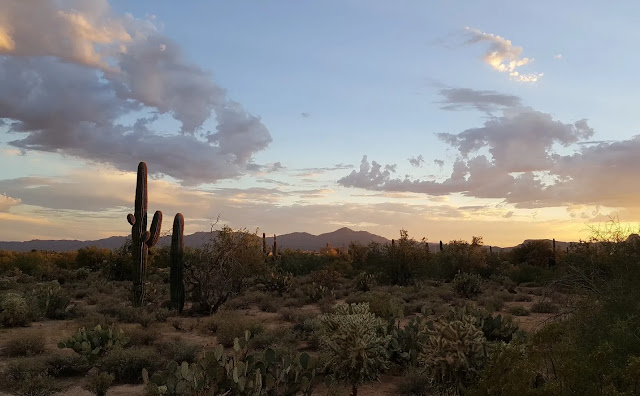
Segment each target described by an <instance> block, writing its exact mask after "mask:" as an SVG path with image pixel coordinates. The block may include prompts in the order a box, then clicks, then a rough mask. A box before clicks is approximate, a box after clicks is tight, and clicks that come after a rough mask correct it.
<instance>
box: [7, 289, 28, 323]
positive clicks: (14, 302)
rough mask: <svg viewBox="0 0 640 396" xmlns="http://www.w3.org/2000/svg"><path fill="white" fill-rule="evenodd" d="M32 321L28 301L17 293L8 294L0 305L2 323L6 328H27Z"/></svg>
mask: <svg viewBox="0 0 640 396" xmlns="http://www.w3.org/2000/svg"><path fill="white" fill-rule="evenodd" d="M30 321H31V311H30V310H29V306H28V305H27V300H25V299H24V298H23V297H22V296H20V295H19V294H16V293H7V294H5V295H4V297H3V298H2V303H0V323H2V325H3V326H6V327H19V326H27V325H29V323H30Z"/></svg>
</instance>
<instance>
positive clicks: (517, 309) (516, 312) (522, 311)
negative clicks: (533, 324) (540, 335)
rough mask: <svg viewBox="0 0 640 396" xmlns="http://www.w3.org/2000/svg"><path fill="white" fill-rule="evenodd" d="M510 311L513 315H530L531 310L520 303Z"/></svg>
mask: <svg viewBox="0 0 640 396" xmlns="http://www.w3.org/2000/svg"><path fill="white" fill-rule="evenodd" d="M509 313H510V314H511V315H513V316H529V315H530V312H529V310H528V309H527V308H525V307H522V306H520V305H516V306H513V307H511V308H509Z"/></svg>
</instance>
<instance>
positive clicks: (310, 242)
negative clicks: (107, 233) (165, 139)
mask: <svg viewBox="0 0 640 396" xmlns="http://www.w3.org/2000/svg"><path fill="white" fill-rule="evenodd" d="M210 238H211V234H210V233H209V232H196V233H194V234H191V235H186V236H185V237H184V243H185V246H191V247H199V246H202V245H203V244H205V243H207V242H208V241H209V240H210ZM277 239H278V247H279V248H280V249H286V248H291V249H301V250H320V249H321V248H323V247H325V246H326V245H327V243H330V244H331V246H333V247H347V246H349V243H350V242H359V243H362V244H365V245H366V244H369V243H371V242H378V243H389V242H390V241H389V240H388V239H387V238H384V237H381V236H379V235H375V234H371V233H369V232H366V231H353V230H351V229H349V228H346V227H345V228H340V229H339V230H336V231H333V232H328V233H325V234H320V235H312V234H309V233H307V232H293V233H291V234H283V235H278V236H277ZM125 240H126V237H124V236H114V237H109V238H105V239H98V240H93V241H78V240H39V239H35V240H32V241H26V242H0V250H14V251H19V252H27V251H30V250H34V249H35V250H48V251H57V252H63V251H68V250H78V249H80V248H83V247H87V246H97V247H100V248H107V249H115V248H118V247H120V246H122V245H123V244H124V242H125ZM169 244H171V236H164V237H162V238H160V240H159V241H158V246H166V245H169ZM272 245H273V235H272V236H269V237H268V238H267V246H269V247H270V246H272Z"/></svg>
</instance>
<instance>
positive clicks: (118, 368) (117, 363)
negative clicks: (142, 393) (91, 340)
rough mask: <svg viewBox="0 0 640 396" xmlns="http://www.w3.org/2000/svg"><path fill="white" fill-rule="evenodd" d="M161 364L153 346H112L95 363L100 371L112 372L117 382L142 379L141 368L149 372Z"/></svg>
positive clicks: (131, 382)
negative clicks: (112, 347)
mask: <svg viewBox="0 0 640 396" xmlns="http://www.w3.org/2000/svg"><path fill="white" fill-rule="evenodd" d="M162 364H163V360H162V359H158V354H157V353H156V351H155V350H154V349H153V348H149V347H133V348H114V349H112V350H110V351H109V352H108V353H107V354H106V355H105V356H104V357H103V358H102V359H100V360H99V361H98V363H97V367H98V368H100V370H102V371H106V372H108V373H111V374H113V376H114V377H115V380H116V381H117V382H124V383H127V384H135V383H138V382H140V381H141V380H142V369H147V370H149V371H151V372H154V371H156V370H158V369H159V368H160V367H161V366H162Z"/></svg>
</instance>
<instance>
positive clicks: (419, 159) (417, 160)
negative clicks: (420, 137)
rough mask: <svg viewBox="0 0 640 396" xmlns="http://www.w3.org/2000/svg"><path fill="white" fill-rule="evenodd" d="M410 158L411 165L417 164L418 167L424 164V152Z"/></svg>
mask: <svg viewBox="0 0 640 396" xmlns="http://www.w3.org/2000/svg"><path fill="white" fill-rule="evenodd" d="M408 160H409V163H410V164H411V166H415V167H416V168H419V167H421V166H422V164H424V157H423V156H422V154H420V155H418V156H417V157H409V159H408Z"/></svg>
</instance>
